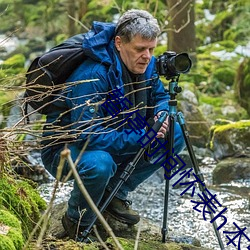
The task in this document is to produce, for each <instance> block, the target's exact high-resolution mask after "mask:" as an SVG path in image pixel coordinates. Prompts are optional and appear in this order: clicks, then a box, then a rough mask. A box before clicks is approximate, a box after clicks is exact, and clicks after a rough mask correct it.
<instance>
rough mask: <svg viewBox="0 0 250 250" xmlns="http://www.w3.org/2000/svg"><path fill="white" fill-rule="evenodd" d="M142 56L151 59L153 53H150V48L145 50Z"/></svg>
mask: <svg viewBox="0 0 250 250" xmlns="http://www.w3.org/2000/svg"><path fill="white" fill-rule="evenodd" d="M142 57H143V58H144V59H150V58H151V53H150V51H149V49H147V50H145V51H144V53H143V55H142Z"/></svg>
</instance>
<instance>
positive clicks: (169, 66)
mask: <svg viewBox="0 0 250 250" xmlns="http://www.w3.org/2000/svg"><path fill="white" fill-rule="evenodd" d="M191 66H192V61H191V59H190V57H189V55H188V54H187V53H180V54H176V52H174V51H167V52H164V53H163V54H162V55H160V56H159V57H158V58H157V59H156V69H157V73H158V74H159V75H161V76H165V77H166V79H167V80H170V79H172V78H174V77H177V76H179V75H180V74H181V73H183V74H184V73H187V72H188V71H189V70H190V69H191Z"/></svg>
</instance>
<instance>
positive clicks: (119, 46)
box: [115, 36, 122, 51]
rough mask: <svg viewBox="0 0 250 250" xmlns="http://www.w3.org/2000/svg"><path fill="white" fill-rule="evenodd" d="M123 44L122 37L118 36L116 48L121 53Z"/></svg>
mask: <svg viewBox="0 0 250 250" xmlns="http://www.w3.org/2000/svg"><path fill="white" fill-rule="evenodd" d="M121 43H122V40H121V37H119V36H116V37H115V47H116V49H117V50H118V51H120V49H121Z"/></svg>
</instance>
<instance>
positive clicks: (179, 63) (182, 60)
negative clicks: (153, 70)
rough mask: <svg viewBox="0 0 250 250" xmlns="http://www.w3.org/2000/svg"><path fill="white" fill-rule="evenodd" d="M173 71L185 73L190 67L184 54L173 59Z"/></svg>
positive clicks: (189, 62) (188, 59)
mask: <svg viewBox="0 0 250 250" xmlns="http://www.w3.org/2000/svg"><path fill="white" fill-rule="evenodd" d="M174 60H175V62H174V65H175V70H176V71H177V72H179V73H186V72H187V71H189V69H190V67H191V60H190V58H189V57H188V55H187V54H186V53H182V54H179V55H177V56H176V57H175V58H174Z"/></svg>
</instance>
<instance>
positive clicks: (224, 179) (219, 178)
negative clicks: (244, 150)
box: [213, 157, 250, 184]
mask: <svg viewBox="0 0 250 250" xmlns="http://www.w3.org/2000/svg"><path fill="white" fill-rule="evenodd" d="M246 179H250V158H247V157H240V158H231V157H229V158H226V159H224V160H222V161H220V162H219V163H218V164H217V165H216V167H215V169H214V171H213V183H214V184H221V183H228V182H230V181H233V180H246Z"/></svg>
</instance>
